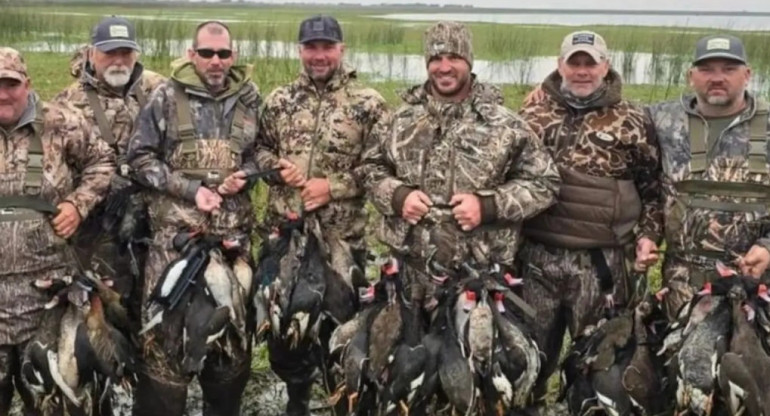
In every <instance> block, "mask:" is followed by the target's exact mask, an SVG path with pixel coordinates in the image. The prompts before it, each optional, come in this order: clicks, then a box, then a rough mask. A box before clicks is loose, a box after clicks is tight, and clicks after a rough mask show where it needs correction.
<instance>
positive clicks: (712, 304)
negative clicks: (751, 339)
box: [675, 267, 735, 415]
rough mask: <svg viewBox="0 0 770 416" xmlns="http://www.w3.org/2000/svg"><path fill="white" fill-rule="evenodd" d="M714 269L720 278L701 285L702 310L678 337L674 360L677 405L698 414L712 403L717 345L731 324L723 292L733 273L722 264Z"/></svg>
mask: <svg viewBox="0 0 770 416" xmlns="http://www.w3.org/2000/svg"><path fill="white" fill-rule="evenodd" d="M718 272H719V275H720V276H722V278H721V279H714V280H712V281H711V282H710V284H708V285H704V286H705V287H704V289H705V292H707V294H708V296H709V298H708V308H707V309H706V313H705V314H704V316H703V317H702V319H701V321H700V322H699V323H698V324H697V325H695V326H694V327H692V330H691V332H690V333H689V334H688V335H687V336H686V337H683V338H682V341H681V348H680V349H679V351H678V352H677V353H676V360H675V362H676V377H677V389H676V403H677V409H678V410H679V411H684V410H687V409H689V410H690V411H692V412H694V413H695V414H698V415H703V414H710V413H711V411H712V409H713V407H714V404H715V400H714V393H715V384H716V373H715V368H716V363H717V362H719V360H720V358H721V354H722V352H723V350H724V348H723V347H721V346H720V345H721V344H722V343H723V341H721V340H723V339H725V338H727V337H728V336H729V331H730V328H731V325H732V324H731V312H730V306H729V303H728V302H727V300H726V294H727V293H728V291H729V290H730V287H731V286H732V285H733V284H734V283H735V279H733V277H734V275H735V273H734V272H731V271H729V270H727V269H724V268H722V267H719V269H718ZM702 292H703V291H702ZM696 301H697V300H696ZM698 302H702V300H701V301H698Z"/></svg>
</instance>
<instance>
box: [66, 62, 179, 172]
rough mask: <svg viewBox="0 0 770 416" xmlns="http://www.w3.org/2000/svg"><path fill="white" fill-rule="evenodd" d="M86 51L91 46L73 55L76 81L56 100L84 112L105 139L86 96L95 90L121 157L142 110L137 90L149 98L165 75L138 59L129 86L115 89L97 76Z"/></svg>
mask: <svg viewBox="0 0 770 416" xmlns="http://www.w3.org/2000/svg"><path fill="white" fill-rule="evenodd" d="M87 50H88V47H85V48H81V49H80V50H79V53H76V54H75V55H74V56H73V58H72V61H71V67H70V69H71V71H70V72H71V74H72V75H73V77H75V78H76V79H77V81H75V82H73V83H72V84H70V85H69V86H68V87H67V88H66V89H64V90H63V91H61V92H60V93H59V94H57V95H56V97H54V101H59V102H66V103H69V104H72V105H74V106H75V107H77V108H78V109H80V110H81V111H83V113H84V114H85V116H86V118H87V119H88V121H89V122H90V123H91V126H93V129H94V130H95V131H96V132H97V134H99V136H100V137H101V138H102V139H104V140H106V139H107V137H105V136H104V135H103V134H101V131H100V128H99V124H98V122H97V120H96V117H95V115H94V109H93V108H91V103H90V102H89V100H88V96H87V95H86V90H89V89H91V90H94V91H96V93H97V96H98V98H99V103H100V104H101V111H102V112H103V113H104V116H105V118H106V120H107V124H108V125H109V126H110V127H111V133H112V134H111V136H112V138H113V139H114V140H115V143H114V144H113V143H110V144H111V145H112V146H113V149H114V150H115V152H116V153H117V155H118V157H122V156H124V155H125V154H126V148H127V147H128V141H129V139H130V138H131V135H132V134H133V132H134V122H135V120H136V118H137V116H138V115H139V110H141V106H140V103H139V100H138V98H137V93H136V90H137V89H140V90H141V92H142V94H143V95H144V97H145V99H147V98H149V96H150V94H151V93H152V90H154V89H155V87H157V86H158V85H160V84H161V83H162V82H164V81H165V77H163V76H162V75H160V74H157V73H155V72H152V71H149V70H145V69H144V68H143V67H142V64H140V63H139V62H137V63H136V65H135V66H134V72H133V73H132V74H131V79H130V81H129V83H128V85H127V86H126V88H125V89H124V90H123V91H116V90H115V89H114V88H112V87H110V86H109V85H107V84H106V83H104V82H101V81H99V80H98V79H97V78H96V77H95V75H94V73H93V69H91V67H90V65H89V63H88V61H87V59H86V58H87V56H86V55H85V54H86V53H87Z"/></svg>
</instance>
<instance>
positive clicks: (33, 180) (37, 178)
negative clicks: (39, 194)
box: [24, 102, 44, 193]
mask: <svg viewBox="0 0 770 416" xmlns="http://www.w3.org/2000/svg"><path fill="white" fill-rule="evenodd" d="M43 127H44V122H43V108H42V105H41V104H40V102H38V104H37V106H36V107H35V121H33V122H32V130H33V132H32V136H30V138H29V144H28V147H27V159H28V162H27V171H26V173H25V174H24V193H27V191H28V190H30V189H40V187H41V184H42V182H43V140H42V136H43Z"/></svg>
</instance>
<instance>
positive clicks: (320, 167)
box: [257, 16, 386, 416]
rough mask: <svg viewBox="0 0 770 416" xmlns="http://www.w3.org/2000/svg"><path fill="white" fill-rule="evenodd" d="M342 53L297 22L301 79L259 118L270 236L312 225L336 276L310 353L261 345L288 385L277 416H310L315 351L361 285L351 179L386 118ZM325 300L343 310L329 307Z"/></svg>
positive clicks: (361, 246) (326, 27)
mask: <svg viewBox="0 0 770 416" xmlns="http://www.w3.org/2000/svg"><path fill="white" fill-rule="evenodd" d="M344 51H345V44H344V43H343V42H342V29H341V28H340V25H339V23H338V22H337V20H335V19H334V18H333V17H329V16H314V17H311V18H308V19H306V20H305V21H303V22H302V23H301V25H300V29H299V56H300V60H301V62H302V67H303V71H302V72H301V73H300V75H299V77H298V78H297V79H296V80H295V81H294V82H292V83H290V84H288V85H285V86H282V87H280V88H278V89H276V90H275V91H273V92H272V93H271V94H270V96H269V97H268V98H267V99H266V101H265V107H264V110H263V113H262V114H261V120H262V122H261V123H260V126H263V127H261V130H260V138H259V139H258V145H257V146H258V147H257V160H258V165H260V167H261V168H262V169H269V168H274V167H278V168H280V169H281V171H280V179H278V178H276V179H277V180H276V181H274V182H272V184H271V185H272V186H271V188H270V201H269V209H268V217H267V219H266V221H267V223H268V225H269V226H270V228H272V227H274V226H280V225H281V224H282V223H285V222H286V221H287V217H286V213H287V212H295V213H303V214H302V217H303V218H304V219H305V224H306V225H309V223H310V221H312V222H313V225H315V224H316V223H317V225H318V227H316V228H315V230H318V232H319V233H320V235H317V236H316V237H317V238H318V239H319V240H320V241H321V246H322V248H323V250H324V251H325V253H326V254H327V255H328V257H327V258H328V261H329V264H330V266H331V268H332V269H333V270H334V272H335V273H333V274H332V275H331V276H326V287H327V289H326V292H325V298H324V301H325V302H327V303H333V305H331V306H329V307H326V308H325V313H326V314H328V315H329V316H331V319H324V320H323V322H322V323H321V330H320V335H319V338H320V341H319V342H318V344H316V343H315V341H316V340H309V339H303V341H309V342H302V343H300V346H299V347H296V348H292V347H290V344H291V342H290V341H289V340H287V339H283V338H281V337H268V348H269V350H270V363H271V366H272V368H273V371H275V372H276V373H277V374H278V376H280V377H281V379H282V380H283V381H285V382H286V384H287V391H288V395H289V402H288V404H287V406H286V414H288V415H292V416H299V415H309V410H308V403H309V397H310V388H311V385H312V383H313V373H314V371H315V370H316V368H317V367H318V366H319V365H321V364H322V363H321V359H320V357H327V356H328V354H326V353H322V352H321V349H322V348H323V349H324V350H325V349H326V347H327V346H328V337H329V335H330V334H331V330H332V329H333V327H334V324H333V323H332V322H336V323H340V322H345V321H347V320H348V319H350V318H351V317H352V315H353V314H354V313H355V305H356V304H357V302H356V299H357V293H358V292H357V290H356V288H357V287H359V286H362V285H366V284H367V282H366V280H365V279H364V273H363V270H364V267H365V259H366V246H365V241H364V226H365V225H366V220H367V215H366V211H365V209H364V192H363V189H361V188H360V187H359V186H358V184H357V183H356V181H355V180H354V178H353V174H352V173H353V169H354V168H355V167H357V166H358V165H359V164H360V162H361V152H362V150H363V142H364V139H365V138H366V137H367V136H368V134H369V131H370V130H371V128H372V126H373V125H374V124H375V123H376V122H377V121H378V120H380V119H381V118H382V117H383V116H384V114H385V112H386V109H385V100H384V99H383V98H382V96H380V94H379V93H378V92H377V91H375V90H373V89H371V88H364V87H363V86H361V85H360V84H359V83H358V82H357V80H356V71H355V70H354V69H353V68H350V67H348V66H347V65H344V64H343V63H342V57H343V54H344ZM308 228H310V227H308ZM289 255H292V254H291V253H290V254H289ZM332 279H336V281H335V282H332ZM332 292H334V293H332ZM332 298H334V299H344V300H345V301H342V302H328V301H329V299H332ZM302 345H305V346H306V347H303V346H302ZM319 345H320V346H319ZM341 402H345V401H344V400H343V401H341Z"/></svg>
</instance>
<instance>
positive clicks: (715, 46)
mask: <svg viewBox="0 0 770 416" xmlns="http://www.w3.org/2000/svg"><path fill="white" fill-rule="evenodd" d="M711 58H722V59H730V60H733V61H738V62H740V63H742V64H744V65H745V64H746V49H745V48H744V47H743V42H741V40H740V39H738V38H737V37H735V36H731V35H711V36H705V37H702V38H700V39H698V42H696V43H695V59H693V61H692V64H693V65H696V64H698V63H699V62H702V61H705V60H706V59H711Z"/></svg>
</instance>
